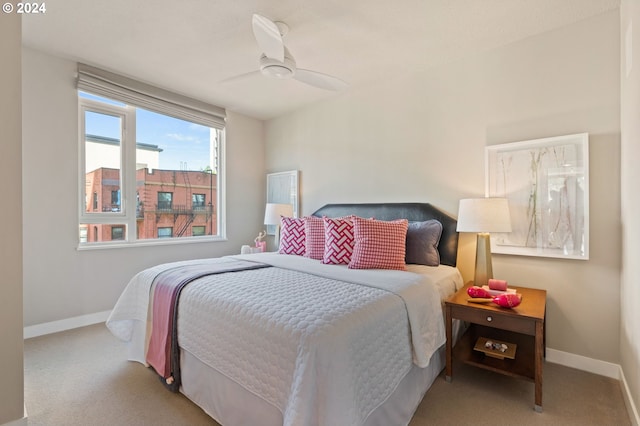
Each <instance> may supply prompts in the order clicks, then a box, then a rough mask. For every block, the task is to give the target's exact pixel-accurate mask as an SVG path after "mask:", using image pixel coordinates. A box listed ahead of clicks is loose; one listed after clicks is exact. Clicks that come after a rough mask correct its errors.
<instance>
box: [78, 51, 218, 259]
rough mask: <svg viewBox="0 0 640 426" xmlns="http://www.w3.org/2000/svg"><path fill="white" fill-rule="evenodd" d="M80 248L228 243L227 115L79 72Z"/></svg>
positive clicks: (95, 72) (101, 74)
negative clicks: (192, 240)
mask: <svg viewBox="0 0 640 426" xmlns="http://www.w3.org/2000/svg"><path fill="white" fill-rule="evenodd" d="M78 99H79V109H80V127H81V128H80V135H81V136H80V144H79V145H80V158H81V159H82V161H81V162H80V165H81V167H80V169H81V170H80V175H79V188H80V199H79V204H80V223H79V229H80V232H79V241H80V245H81V246H83V245H90V244H95V243H108V242H110V241H114V240H117V241H119V242H120V243H123V242H126V243H132V242H141V241H143V240H144V241H150V240H151V241H152V240H157V239H163V241H165V242H166V239H167V238H169V239H172V240H174V241H175V240H177V239H178V238H182V237H191V236H204V235H206V236H210V237H224V217H223V216H222V214H223V213H224V208H221V207H222V206H221V205H220V200H223V199H224V198H223V190H224V187H223V184H224V176H223V173H224V170H223V161H222V159H223V148H224V116H225V111H224V109H221V108H219V107H215V106H212V105H208V104H204V103H202V102H200V101H196V100H193V99H190V98H186V97H183V96H181V95H176V94H173V93H170V92H166V91H164V90H162V89H159V88H154V87H152V86H148V85H146V84H142V83H139V82H136V81H133V80H130V79H128V78H125V77H122V76H118V75H116V74H112V73H109V72H106V71H103V70H99V69H96V68H93V67H89V66H86V65H83V64H79V65H78Z"/></svg>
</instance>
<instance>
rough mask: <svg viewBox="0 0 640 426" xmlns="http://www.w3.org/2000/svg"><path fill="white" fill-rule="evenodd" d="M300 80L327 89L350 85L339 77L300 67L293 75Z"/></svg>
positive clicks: (338, 88)
mask: <svg viewBox="0 0 640 426" xmlns="http://www.w3.org/2000/svg"><path fill="white" fill-rule="evenodd" d="M293 78H295V79H296V80H298V81H301V82H303V83H307V84H308V85H311V86H314V87H318V88H320V89H325V90H335V91H340V90H345V89H346V88H347V87H349V85H348V84H347V83H345V82H344V81H342V80H340V79H339V78H338V77H333V76H331V75H328V74H323V73H321V72H317V71H310V70H303V69H300V68H298V69H297V70H296V73H295V75H294V76H293Z"/></svg>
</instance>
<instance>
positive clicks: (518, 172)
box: [485, 133, 589, 260]
mask: <svg viewBox="0 0 640 426" xmlns="http://www.w3.org/2000/svg"><path fill="white" fill-rule="evenodd" d="M485 167H486V186H485V195H486V196H488V197H504V198H507V199H508V200H509V210H510V214H511V228H512V231H511V232H510V233H492V234H491V247H492V252H493V253H505V254H517V255H526V256H542V257H556V258H566V259H581V260H587V259H589V135H588V134H587V133H580V134H573V135H566V136H557V137H549V138H544V139H535V140H528V141H522V142H513V143H507V144H501V145H493V146H488V147H486V148H485Z"/></svg>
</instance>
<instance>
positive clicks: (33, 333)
mask: <svg viewBox="0 0 640 426" xmlns="http://www.w3.org/2000/svg"><path fill="white" fill-rule="evenodd" d="M110 313H111V311H103V312H96V313H95V314H88V315H81V316H79V317H73V318H67V319H63V320H58V321H51V322H45V323H43V324H36V325H30V326H28V327H25V328H24V331H23V335H24V338H25V339H29V338H31V337H38V336H44V335H45V334H52V333H58V332H60V331H66V330H71V329H73V328H79V327H85V326H87V325H93V324H98V323H101V322H105V321H106V320H107V318H109V314H110Z"/></svg>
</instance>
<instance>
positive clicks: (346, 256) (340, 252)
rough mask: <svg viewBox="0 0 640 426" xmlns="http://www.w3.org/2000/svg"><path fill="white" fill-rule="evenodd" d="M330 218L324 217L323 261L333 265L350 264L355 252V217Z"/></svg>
mask: <svg viewBox="0 0 640 426" xmlns="http://www.w3.org/2000/svg"><path fill="white" fill-rule="evenodd" d="M353 217H354V216H349V217H347V218H337V219H330V218H328V217H323V218H322V221H323V225H324V253H323V255H322V263H326V264H331V265H348V264H349V262H350V261H351V253H352V252H353V221H352V219H353Z"/></svg>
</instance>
